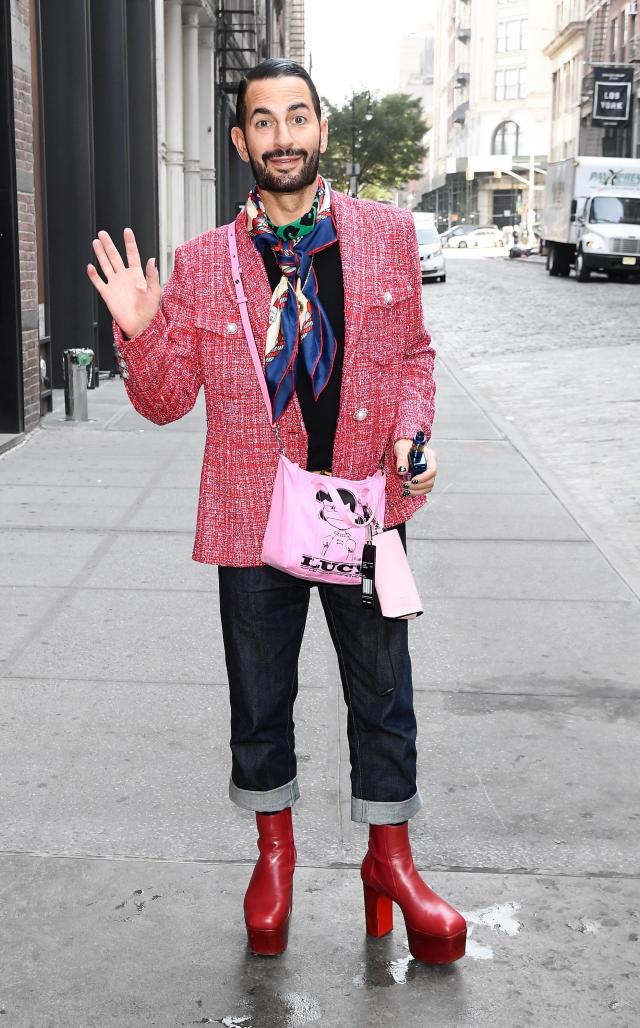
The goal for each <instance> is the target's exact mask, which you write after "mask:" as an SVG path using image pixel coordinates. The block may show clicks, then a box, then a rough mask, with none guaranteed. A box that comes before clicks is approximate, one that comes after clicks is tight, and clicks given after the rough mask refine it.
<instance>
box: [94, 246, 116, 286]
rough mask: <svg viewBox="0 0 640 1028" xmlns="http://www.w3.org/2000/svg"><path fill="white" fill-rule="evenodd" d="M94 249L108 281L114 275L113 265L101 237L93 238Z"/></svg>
mask: <svg viewBox="0 0 640 1028" xmlns="http://www.w3.org/2000/svg"><path fill="white" fill-rule="evenodd" d="M93 251H94V253H95V255H96V257H97V258H98V264H99V265H100V267H101V268H102V271H103V272H104V276H105V278H106V280H107V282H110V281H111V279H112V277H113V267H112V264H111V261H110V260H109V258H108V257H107V254H106V252H105V248H104V246H103V244H102V242H101V241H100V240H99V239H94V240H93Z"/></svg>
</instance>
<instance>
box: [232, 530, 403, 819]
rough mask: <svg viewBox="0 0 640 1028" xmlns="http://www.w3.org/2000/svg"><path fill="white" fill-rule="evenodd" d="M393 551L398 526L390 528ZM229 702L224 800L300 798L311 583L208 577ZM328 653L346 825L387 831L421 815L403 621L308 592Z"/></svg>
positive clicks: (355, 596) (260, 570)
mask: <svg viewBox="0 0 640 1028" xmlns="http://www.w3.org/2000/svg"><path fill="white" fill-rule="evenodd" d="M399 531H400V534H401V537H402V540H403V542H405V537H404V532H405V529H404V525H401V526H399ZM218 575H219V582H220V615H221V620H222V632H223V638H224V648H225V658H226V664H227V672H228V676H229V693H230V701H231V742H230V745H231V755H232V764H231V778H230V781H229V796H230V798H231V800H232V801H233V802H234V803H236V804H238V806H241V807H244V808H246V809H248V810H281V809H283V808H284V807H287V806H293V804H294V803H295V801H296V800H297V799H298V798H299V796H300V790H299V786H298V778H297V764H296V753H295V737H294V721H293V705H294V702H295V699H296V696H297V693H298V656H299V653H300V647H301V645H302V636H303V634H304V628H305V623H306V619H307V611H308V609H309V597H310V593H311V589H312V588H316V586H315V585H313V584H312V583H311V582H306V581H304V580H303V579H299V578H294V577H293V576H292V575H287V574H285V573H284V572H282V571H278V570H277V569H276V568H272V567H268V566H266V565H262V566H260V567H247V568H233V567H219V568H218ZM317 588H318V592H319V595H320V600H321V602H322V606H323V609H324V613H325V617H326V619H327V625H328V628H329V632H330V634H331V638H332V640H333V645H334V647H335V650H336V653H337V656H338V663H339V667H340V676H341V679H342V688H343V693H344V699H345V702H346V705H347V737H348V740H349V753H350V759H351V819H352V820H353V821H363V822H367V823H369V824H388V823H391V822H394V821H403V820H406V819H407V818H409V817H412V816H413V815H414V814H415V813H417V811H418V810H419V809H420V807H421V806H422V798H421V796H420V793H419V791H418V788H417V785H416V732H417V729H416V718H415V713H414V709H413V686H412V681H411V660H410V657H409V648H408V625H407V622H406V621H390V620H388V619H386V618H383V617H382V615H381V613H380V611H379V609H378V607H377V604H376V609H375V610H366V609H364V608H363V607H362V605H361V600H360V588H359V587H358V586H355V585H318V586H317Z"/></svg>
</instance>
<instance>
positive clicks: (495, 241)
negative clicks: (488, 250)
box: [449, 228, 504, 250]
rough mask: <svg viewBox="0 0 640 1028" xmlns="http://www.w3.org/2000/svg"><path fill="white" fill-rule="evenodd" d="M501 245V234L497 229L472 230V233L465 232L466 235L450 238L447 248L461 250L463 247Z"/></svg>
mask: <svg viewBox="0 0 640 1028" xmlns="http://www.w3.org/2000/svg"><path fill="white" fill-rule="evenodd" d="M503 245H504V241H503V239H502V232H501V231H500V229H497V228H474V229H473V231H472V232H467V234H466V235H460V236H452V237H451V238H450V240H449V246H455V247H457V248H458V249H459V250H463V249H465V247H481V246H482V247H486V246H503Z"/></svg>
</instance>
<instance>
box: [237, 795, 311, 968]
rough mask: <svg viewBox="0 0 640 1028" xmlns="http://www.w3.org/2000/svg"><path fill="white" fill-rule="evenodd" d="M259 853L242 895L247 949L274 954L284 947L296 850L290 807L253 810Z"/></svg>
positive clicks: (264, 954) (287, 928) (291, 895)
mask: <svg viewBox="0 0 640 1028" xmlns="http://www.w3.org/2000/svg"><path fill="white" fill-rule="evenodd" d="M256 824H257V826H258V849H259V850H260V856H259V857H258V862H257V864H256V866H255V867H254V869H253V874H252V875H251V881H250V882H249V887H248V888H247V891H246V893H245V897H244V920H245V924H246V926H247V936H248V940H249V948H250V949H251V951H252V953H258V954H260V955H261V956H276V955H277V954H278V953H282V952H283V951H284V950H285V949H286V948H287V939H288V936H289V918H290V916H291V907H292V902H293V872H294V870H295V866H296V858H297V855H298V854H297V852H296V847H295V845H294V841H293V824H292V821H291V807H285V809H284V810H280V811H278V813H276V814H261V813H260V812H259V811H256Z"/></svg>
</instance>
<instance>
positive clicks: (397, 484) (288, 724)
mask: <svg viewBox="0 0 640 1028" xmlns="http://www.w3.org/2000/svg"><path fill="white" fill-rule="evenodd" d="M237 121H238V125H237V127H235V128H233V129H232V132H231V135H232V139H233V142H234V144H235V146H236V149H237V150H238V153H239V154H240V156H241V158H242V159H243V160H244V161H247V162H249V163H250V164H251V168H252V171H253V175H254V177H255V187H254V189H253V190H252V191H251V194H250V196H249V198H248V200H247V204H246V206H245V208H244V209H243V210H242V211H241V212H240V214H239V215H238V217H237V219H236V232H237V244H238V254H239V259H240V265H241V271H242V279H243V283H244V289H245V292H246V293H247V295H248V298H249V305H248V311H249V317H250V321H251V327H252V330H253V334H254V336H255V339H256V341H257V343H258V345H259V346H261V347H264V370H265V378H266V380H267V386H268V392H269V398H270V400H271V403H272V411H273V417H274V419H275V420H276V422H277V425H278V428H279V432H280V435H281V439H282V442H283V445H284V448H285V451H286V453H287V455H288V457H289V459H290V460H292V461H295V462H297V463H299V464H300V465H301V466H303V467H307V468H308V469H309V470H314V471H327V472H329V471H331V472H332V473H333V474H335V475H337V476H339V477H341V478H347V479H356V480H357V479H363V478H366V477H367V476H368V475H371V474H373V473H374V472H375V471H376V468H377V467H378V465H379V463H380V461H381V459H382V458H383V456H384V458H385V461H386V467H387V469H388V475H387V489H386V492H387V495H386V518H385V527H391V526H394V525H397V526H399V530H400V532H401V536H402V538H403V542H404V541H405V535H404V522H405V521H406V520H407V518H409V517H411V515H412V514H413V513H414V512H415V511H416V510H417V509H418V508H419V507H420V506H421V505H422V504H423V503H424V502H425V498H426V494H427V493H429V492H430V491H431V489H432V488H433V483H434V479H435V474H436V458H435V453H434V452H433V450H427V458H428V465H429V466H428V469H427V471H426V472H424V473H423V474H420V475H418V476H417V477H414V479H413V480H412V481H411V482H410V483H405V482H404V481H403V480H404V477H405V473H406V471H407V467H408V464H409V460H408V456H409V449H410V446H411V440H412V438H413V437H414V435H415V433H416V432H417V431H418V430H423V431H424V432H425V434H426V437H427V439H428V438H429V433H430V429H431V423H432V419H433V395H434V384H433V378H432V371H433V361H434V351H433V349H432V348H431V347H430V345H429V343H430V339H429V336H428V334H427V332H426V331H425V329H424V326H423V320H422V304H421V276H420V263H419V257H418V247H417V240H416V234H415V230H414V227H413V220H412V217H411V215H410V213H409V212H408V211H400V210H397V209H394V208H390V207H388V206H386V205H382V204H375V203H372V202H369V201H362V200H356V199H352V198H349V197H346V196H343V195H341V194H339V193H337V192H334V191H332V190H330V188H329V185H328V183H327V182H326V181H325V180H324V179H323V178H322V177H321V176H319V175H318V167H319V159H320V154H321V153H324V151H325V150H326V147H327V140H328V124H327V121H326V119H325V118H323V117H322V114H321V110H320V103H319V99H318V94H317V91H316V89H315V86H314V85H313V82H312V81H311V79H310V78H309V76H308V74H307V73H306V72H305V71H304V69H303V68H301V67H300V66H299V65H296V64H294V63H292V62H290V61H284V60H278V59H271V60H267V61H265V62H263V63H262V64H260V65H259V66H258V67H257V68H254V69H253V70H252V71H251V72H249V73H248V74H247V76H246V79H245V80H244V81H243V82H242V83H241V86H240V89H239V93H238V102H237ZM124 242H125V248H126V254H127V259H128V267H126V266H125V265H124V263H123V261H122V258H121V257H120V254H119V253H118V250H117V248H116V247H115V246H114V244H113V242H112V241H111V239H110V238H109V236H108V234H107V233H106V232H99V233H98V239H95V240H94V241H93V245H94V250H95V253H96V256H97V259H98V262H99V264H100V267H101V268H102V270H103V272H104V274H105V276H106V279H107V281H106V283H105V282H104V281H103V280H102V278H101V277H100V276H99V275H98V273H97V271H96V269H95V268H94V266H93V265H91V264H89V265H88V267H87V272H88V275H89V278H90V280H91V281H92V282H93V284H94V285H95V287H96V289H97V290H98V292H99V293H100V295H101V296H102V297H103V299H104V300H105V302H106V303H107V305H108V307H109V310H110V311H111V314H112V316H113V329H114V339H115V347H116V353H117V355H118V361H119V364H120V368H121V371H122V375H123V378H124V380H125V385H126V388H127V392H128V394H129V396H130V398H131V401H132V403H133V405H134V407H135V408H136V409H137V410H138V411H139V412H140V413H141V414H143V415H144V416H145V417H147V418H149V419H150V420H151V421H153V422H155V423H156V424H166V423H167V422H170V421H174V420H176V419H177V418H180V417H182V416H183V415H184V414H186V413H187V412H188V411H189V410H191V408H192V407H193V404H194V402H195V399H196V396H197V394H198V392H199V390H200V387H201V386H202V385H204V390H205V397H206V404H207V421H208V430H207V442H206V447H205V454H204V461H203V468H202V478H201V486H200V501H199V508H198V521H197V529H196V540H195V547H194V552H193V556H194V559H195V560H198V561H203V562H205V563H211V564H217V565H219V567H218V574H219V582H220V606H221V620H222V629H223V638H224V647H225V658H226V664H227V670H228V675H229V690H230V702H231V741H230V746H231V751H232V768H231V778H230V782H229V795H230V798H231V800H232V801H233V802H235V803H236V804H238V805H239V806H241V807H244V808H246V809H250V810H253V811H255V813H256V822H257V828H258V849H259V851H260V857H259V859H258V861H257V863H256V865H255V868H254V870H253V874H252V876H251V881H250V883H249V887H248V889H247V892H246V895H245V899H244V912H245V922H246V926H247V932H248V940H249V946H250V948H251V950H252V951H253V952H254V953H260V954H276V953H281V952H283V950H284V949H285V948H286V945H287V937H288V925H289V918H290V914H291V908H292V894H293V874H294V868H295V860H296V849H295V844H294V838H293V829H292V818H291V808H292V806H293V804H294V803H295V801H296V800H297V799H298V797H299V795H300V793H299V786H298V779H297V773H296V771H297V768H296V756H295V742H294V722H293V716H292V715H293V704H294V701H295V698H296V695H297V691H298V654H299V651H300V646H301V643H302V636H303V632H304V626H305V619H306V615H307V609H308V604H309V596H310V588H311V586H310V583H309V582H305V581H303V580H301V579H298V578H294V577H292V576H289V575H286V574H284V573H283V572H281V571H278V570H276V569H275V568H272V567H270V566H267V565H265V564H263V563H262V562H261V547H262V540H263V536H264V532H265V527H266V521H267V515H268V511H269V503H270V498H271V490H272V485H273V480H274V476H275V471H276V464H277V459H278V446H277V442H276V439H275V437H274V433H273V430H272V429H271V427H270V424H269V420H268V418H267V416H266V411H265V409H264V406H263V401H262V396H261V392H260V387H259V383H258V379H257V377H256V374H255V371H254V368H253V365H252V362H251V357H250V353H249V350H248V346H247V340H246V339H245V337H244V333H243V331H242V324H241V321H240V317H239V310H238V306H237V300H236V294H235V290H234V283H233V279H232V275H231V269H230V260H229V244H228V239H227V230H226V227H225V226H223V227H221V228H217V229H212V230H210V231H208V232H205V233H203V234H202V235H200V236H198V237H197V238H196V239H192V240H190V241H189V242H187V243H184V244H183V245H182V246H179V247H177V249H176V252H175V266H174V270H173V273H172V274H171V277H170V278H169V281H168V282H167V284H166V286H165V289H164V291H163V292H162V293H161V289H160V284H159V280H158V272H157V270H156V268H155V265H154V262H153V259H150V260H149V261H148V262H147V265H146V269H145V274H143V272H142V268H141V265H140V257H139V254H138V249H137V246H136V243H135V238H134V235H133V232H132V231H131V229H129V228H127V229H125V230H124ZM248 442H250V446H251V455H252V458H253V460H254V464H253V470H252V471H251V472H249V473H247V471H246V468H245V467H244V464H243V460H242V454H243V451H244V450H245V448H246V446H247V444H248ZM256 454H260V455H261V460H262V466H261V467H260V468H256V467H255V456H256ZM396 469H397V474H396V473H395V471H396ZM318 588H319V593H320V598H321V601H322V605H323V608H324V611H325V615H326V618H327V623H328V627H329V631H330V634H331V638H332V640H333V643H334V645H335V648H336V652H337V655H338V661H339V666H340V674H341V678H342V685H343V691H344V697H345V702H346V705H347V709H348V716H347V730H348V739H349V746H350V756H351V784H352V800H351V816H352V819H353V820H354V821H360V822H365V823H368V824H369V826H370V828H369V833H370V834H369V848H368V851H367V854H366V856H365V858H364V861H363V864H362V869H361V877H362V880H363V886H364V899H365V917H366V928H367V932H368V933H369V934H371V935H374V936H379V935H384V934H386V933H387V932H388V931H390V930H391V928H392V901H395V902H396V903H398V905H399V906H400V908H401V910H402V913H403V915H404V918H405V923H406V927H407V933H408V937H409V945H410V949H411V952H412V954H413V955H414V956H415V957H416V958H417V959H419V960H424V961H425V962H428V963H449V962H450V961H452V960H456V959H457V958H458V957H460V956H462V955H463V953H464V949H465V938H466V924H465V921H464V918H463V917H462V916H461V915H460V914H458V913H457V912H456V911H455V910H454V909H453V907H451V906H449V904H448V903H446V902H445V901H444V900H442V899H440V898H439V897H438V896H436V894H435V893H434V892H432V891H431V889H429V887H428V886H427V885H426V884H425V882H423V881H422V879H421V878H420V876H419V874H418V872H417V870H416V868H415V865H414V862H413V858H412V855H411V849H410V844H409V838H408V819H409V818H410V817H412V816H413V815H414V814H416V813H417V811H418V810H419V809H420V807H421V805H422V799H421V797H420V794H419V792H418V789H417V785H416V746H415V741H416V721H415V714H414V710H413V694H412V682H411V664H410V659H409V652H408V642H407V623H406V621H400V622H396V621H391V620H386V619H384V618H383V617H382V615H381V614H380V611H379V610H378V609H374V610H365V609H364V608H363V607H362V605H361V600H360V590H359V589H358V588H357V587H354V586H352V585H324V586H322V585H320V586H319V587H318Z"/></svg>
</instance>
